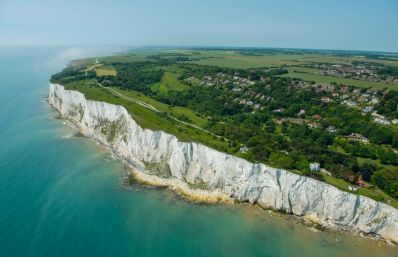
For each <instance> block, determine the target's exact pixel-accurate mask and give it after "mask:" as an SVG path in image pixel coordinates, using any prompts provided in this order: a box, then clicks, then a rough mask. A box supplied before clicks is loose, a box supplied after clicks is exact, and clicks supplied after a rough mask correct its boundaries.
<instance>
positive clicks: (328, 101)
mask: <svg viewBox="0 0 398 257" xmlns="http://www.w3.org/2000/svg"><path fill="white" fill-rule="evenodd" d="M321 101H322V102H324V103H330V102H331V101H332V99H330V97H326V96H324V97H322V98H321Z"/></svg>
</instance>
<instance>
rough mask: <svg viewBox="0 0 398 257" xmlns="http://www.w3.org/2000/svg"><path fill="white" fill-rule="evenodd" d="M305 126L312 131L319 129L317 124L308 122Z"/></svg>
mask: <svg viewBox="0 0 398 257" xmlns="http://www.w3.org/2000/svg"><path fill="white" fill-rule="evenodd" d="M307 126H308V127H309V128H311V129H314V128H319V127H320V126H321V125H320V124H319V123H317V122H310V123H308V124H307Z"/></svg>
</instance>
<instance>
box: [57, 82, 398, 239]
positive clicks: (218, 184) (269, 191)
mask: <svg viewBox="0 0 398 257" xmlns="http://www.w3.org/2000/svg"><path fill="white" fill-rule="evenodd" d="M49 103H50V104H51V105H52V106H53V107H54V108H55V109H57V110H58V111H59V113H60V114H61V116H62V117H63V118H66V119H68V120H70V121H72V122H73V123H74V124H75V125H76V126H77V127H78V128H79V129H80V131H81V133H82V134H84V135H85V136H88V137H92V138H94V139H95V140H98V141H99V142H101V143H102V144H104V145H106V146H108V147H110V148H111V149H112V150H113V151H114V152H115V153H116V154H117V155H119V157H121V158H123V159H126V160H128V161H129V162H131V163H133V164H134V166H135V167H137V169H139V170H140V171H141V172H144V173H148V174H149V173H151V169H153V168H154V167H156V171H157V174H158V173H159V172H163V174H164V175H165V176H169V177H170V179H174V180H175V179H178V180H180V181H182V182H185V183H190V184H195V183H201V184H205V185H207V186H208V189H209V190H210V191H212V192H214V193H217V194H223V195H225V196H228V197H231V198H233V199H237V200H239V201H247V202H250V203H256V204H258V205H260V206H262V207H264V208H271V209H274V210H279V211H284V212H287V213H291V214H294V215H298V216H305V217H309V218H311V219H312V220H314V221H316V222H318V223H320V224H322V225H324V226H326V227H333V228H339V229H344V230H350V231H361V232H364V233H371V234H377V235H380V236H382V237H383V238H385V239H387V240H391V241H394V242H398V210H397V209H395V208H393V207H391V206H389V205H387V204H384V203H380V202H376V201H374V200H372V199H369V198H367V197H364V196H357V195H354V194H351V193H348V192H344V191H341V190H339V189H337V188H335V187H333V186H331V185H329V184H326V183H323V182H320V181H317V180H314V179H311V178H308V177H303V176H299V175H297V174H294V173H291V172H289V171H286V170H282V169H275V168H272V167H269V166H266V165H264V164H254V163H250V162H248V161H246V160H244V159H241V158H238V157H235V156H232V155H228V154H225V153H221V152H218V151H216V150H214V149H211V148H209V147H207V146H204V145H202V144H199V143H195V142H180V141H179V140H178V139H177V138H176V137H175V136H173V135H170V134H167V133H165V132H163V131H152V130H149V129H143V128H141V127H140V126H139V125H138V124H137V123H136V122H135V121H134V119H133V118H132V117H131V116H130V114H129V113H128V112H127V110H126V109H125V108H124V107H122V106H118V105H112V104H108V103H104V102H97V101H90V100H86V98H85V97H84V95H83V94H82V93H80V92H77V91H72V90H65V89H64V87H63V86H61V85H58V84H52V83H50V88H49ZM151 174H153V173H151Z"/></svg>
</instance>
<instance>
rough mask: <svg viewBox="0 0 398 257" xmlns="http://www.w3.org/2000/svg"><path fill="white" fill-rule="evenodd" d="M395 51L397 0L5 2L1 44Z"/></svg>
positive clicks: (0, 5) (0, 7) (0, 2)
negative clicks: (259, 47)
mask: <svg viewBox="0 0 398 257" xmlns="http://www.w3.org/2000/svg"><path fill="white" fill-rule="evenodd" d="M82 44H83V45H132V46H140V45H175V46H181V45H183V46H264V47H293V48H294V47H297V48H328V49H356V50H383V51H396V52H398V0H373V1H370V0H334V1H332V0H330V1H327V0H317V1H315V0H310V1H306V0H296V1H293V0H279V1H267V0H200V1H199V0H198V1H193V0H184V1H183V0H164V1H160V0H145V1H137V0H111V1H109V0H64V1H61V0H29V1H28V0H0V45H82Z"/></svg>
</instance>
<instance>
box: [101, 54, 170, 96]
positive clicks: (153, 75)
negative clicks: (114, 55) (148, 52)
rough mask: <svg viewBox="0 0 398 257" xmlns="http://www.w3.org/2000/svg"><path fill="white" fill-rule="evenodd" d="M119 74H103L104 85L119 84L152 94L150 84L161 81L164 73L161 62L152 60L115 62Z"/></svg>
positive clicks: (122, 86) (119, 85)
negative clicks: (157, 62)
mask: <svg viewBox="0 0 398 257" xmlns="http://www.w3.org/2000/svg"><path fill="white" fill-rule="evenodd" d="M112 66H113V67H115V69H116V71H117V76H102V77H100V78H99V80H100V82H102V83H103V85H112V86H118V87H121V88H126V89H133V90H137V91H140V92H143V93H144V94H150V93H151V89H150V87H149V85H151V84H153V83H156V82H159V81H160V80H161V79H162V76H163V74H164V72H163V70H162V67H161V66H159V64H155V63H151V62H131V63H113V64H112Z"/></svg>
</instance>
